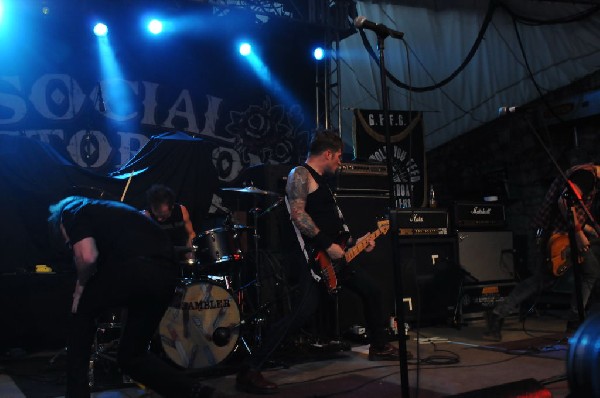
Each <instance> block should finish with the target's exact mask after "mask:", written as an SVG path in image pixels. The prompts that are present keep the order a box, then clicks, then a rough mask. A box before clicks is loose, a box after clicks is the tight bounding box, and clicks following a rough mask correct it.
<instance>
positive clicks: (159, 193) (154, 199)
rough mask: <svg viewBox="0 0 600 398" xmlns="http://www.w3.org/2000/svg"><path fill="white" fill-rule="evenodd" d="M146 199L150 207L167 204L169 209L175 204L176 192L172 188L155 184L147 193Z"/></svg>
mask: <svg viewBox="0 0 600 398" xmlns="http://www.w3.org/2000/svg"><path fill="white" fill-rule="evenodd" d="M146 199H147V200H148V204H149V205H150V207H155V206H158V205H162V204H163V203H166V204H167V205H168V206H169V207H173V205H174V204H175V192H173V190H172V189H171V188H169V187H168V186H166V185H162V184H154V185H152V186H151V187H150V189H148V191H146Z"/></svg>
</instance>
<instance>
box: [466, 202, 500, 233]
mask: <svg viewBox="0 0 600 398" xmlns="http://www.w3.org/2000/svg"><path fill="white" fill-rule="evenodd" d="M454 225H455V227H456V229H459V230H460V229H464V228H467V229H468V228H473V229H493V228H503V227H505V226H506V216H505V214H504V205H503V204H501V203H490V202H456V203H455V204H454Z"/></svg>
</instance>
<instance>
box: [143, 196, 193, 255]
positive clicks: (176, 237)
mask: <svg viewBox="0 0 600 398" xmlns="http://www.w3.org/2000/svg"><path fill="white" fill-rule="evenodd" d="M148 213H150V217H152V219H153V220H154V221H156V223H157V224H158V225H160V227H161V228H162V230H163V231H165V232H166V233H167V234H168V235H169V238H171V242H172V243H173V246H186V245H187V240H188V234H187V231H186V230H185V222H184V221H183V212H182V211H181V205H179V204H177V203H175V205H174V206H173V210H172V211H171V216H170V217H169V218H167V219H166V220H163V221H158V220H157V219H156V216H154V213H152V210H148Z"/></svg>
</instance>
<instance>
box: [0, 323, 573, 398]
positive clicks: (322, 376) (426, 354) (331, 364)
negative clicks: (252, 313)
mask: <svg viewBox="0 0 600 398" xmlns="http://www.w3.org/2000/svg"><path fill="white" fill-rule="evenodd" d="M563 317H564V314H562V313H560V312H558V311H554V312H552V311H546V312H545V313H543V314H539V313H538V314H534V315H530V317H528V318H527V320H526V321H525V323H522V322H519V320H518V319H517V317H509V318H507V319H506V322H505V325H504V329H503V341H502V343H499V344H491V343H488V342H485V341H484V340H482V339H481V333H482V332H483V329H484V322H483V320H481V319H471V320H470V321H469V322H468V323H467V325H465V326H462V327H461V328H460V329H457V328H452V327H426V328H423V329H421V330H420V331H419V333H417V331H416V330H411V331H410V332H409V335H410V340H409V341H407V347H408V349H409V351H411V352H412V354H413V355H414V359H412V360H410V361H409V362H408V364H409V375H408V376H409V390H410V396H411V397H417V396H418V397H421V398H429V397H443V396H448V395H454V394H460V393H465V392H468V391H474V390H480V389H484V388H487V387H492V386H500V385H504V387H505V390H506V389H508V391H513V390H512V389H514V391H515V392H516V391H522V390H519V389H520V388H525V386H531V385H532V384H535V385H539V386H542V385H543V386H544V387H545V388H546V389H548V390H549V391H550V392H551V394H552V396H553V397H555V398H561V397H566V396H568V393H569V389H568V385H567V381H566V357H567V349H568V335H566V334H565V333H564V329H565V320H564V319H563ZM417 335H419V336H420V338H421V343H420V344H418V343H417ZM394 344H397V343H394ZM319 350H322V351H319ZM325 351H326V350H325V349H319V348H314V350H311V352H310V353H306V355H297V354H296V355H295V356H294V358H288V360H286V358H285V355H280V358H281V359H282V361H283V362H282V363H281V364H280V366H275V367H272V368H269V369H267V370H265V372H264V374H265V376H266V377H267V378H268V379H270V380H272V381H274V382H276V383H278V384H279V386H280V390H281V391H280V393H279V396H282V397H286V398H287V397H317V396H318V397H328V396H340V397H365V396H369V397H371V396H377V397H378V398H384V397H401V396H402V387H401V381H400V366H399V363H397V362H371V361H369V360H368V358H367V354H366V353H367V351H368V347H367V346H364V345H359V344H357V343H351V350H350V351H335V350H327V352H325ZM13 354H15V353H13ZM54 354H55V352H38V353H33V354H27V355H22V356H19V355H14V357H13V358H4V360H3V361H2V363H0V366H1V367H2V369H1V370H2V372H1V374H0V396H1V397H15V398H16V397H28V398H38V397H61V396H63V395H64V392H63V390H64V359H62V356H59V357H58V359H55V361H54V362H53V363H50V358H51V357H52V356H53V355H54ZM234 357H235V356H234ZM227 361H229V362H231V363H229V364H227V366H222V367H221V368H220V369H219V371H216V370H215V371H212V372H211V371H210V369H209V370H208V371H205V372H203V377H205V378H206V383H207V384H209V385H211V386H213V387H215V388H216V389H217V390H218V391H219V392H220V393H221V394H222V395H225V396H227V395H229V396H237V397H247V396H251V395H250V394H245V393H240V392H238V391H236V389H235V368H236V365H237V363H236V359H235V358H234V359H230V360H227ZM281 365H283V366H281ZM228 370H229V371H228ZM108 372H109V373H110V371H108ZM524 379H529V380H527V381H524V382H522V383H521V384H518V385H517V384H509V383H513V382H517V381H521V380H524ZM101 384H104V386H102V385H101ZM97 388H98V389H99V390H102V391H97V392H94V393H93V395H92V396H94V397H103V398H107V397H111V398H120V397H141V396H144V397H159V395H157V394H154V393H152V392H151V391H147V390H144V389H142V388H140V387H139V386H137V385H135V384H132V383H120V379H119V381H117V382H114V380H113V382H112V385H111V382H109V381H106V380H105V381H104V382H103V383H102V382H98V383H97ZM498 388H500V387H498ZM475 396H485V397H493V396H495V395H494V393H492V392H488V393H482V394H478V395H475ZM502 396H512V395H502Z"/></svg>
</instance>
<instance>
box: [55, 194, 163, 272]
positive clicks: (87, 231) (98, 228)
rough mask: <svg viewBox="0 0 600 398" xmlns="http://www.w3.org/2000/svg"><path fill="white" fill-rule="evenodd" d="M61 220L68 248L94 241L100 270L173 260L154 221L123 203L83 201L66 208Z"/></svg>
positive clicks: (161, 232)
mask: <svg viewBox="0 0 600 398" xmlns="http://www.w3.org/2000/svg"><path fill="white" fill-rule="evenodd" d="M61 219H62V224H63V226H64V228H65V230H66V231H67V235H68V236H69V239H70V241H71V244H75V243H77V242H78V241H80V240H82V239H84V238H87V237H92V238H94V240H95V241H96V246H97V248H98V253H99V255H98V261H97V265H98V267H99V268H100V267H102V266H103V265H104V264H111V263H114V262H123V261H126V260H127V259H132V258H135V257H148V258H155V259H165V260H171V258H172V245H171V242H170V240H169V237H168V236H167V234H166V233H165V232H164V231H163V230H162V229H161V228H160V226H159V225H158V224H156V223H155V222H154V221H152V220H151V219H149V218H148V217H146V216H145V215H143V214H142V213H140V212H139V211H138V210H137V209H135V208H134V207H131V206H129V205H126V204H124V203H121V202H113V201H108V200H93V199H82V200H81V201H76V202H74V203H71V204H69V205H68V206H67V207H65V209H64V210H63V212H62V217H61Z"/></svg>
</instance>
